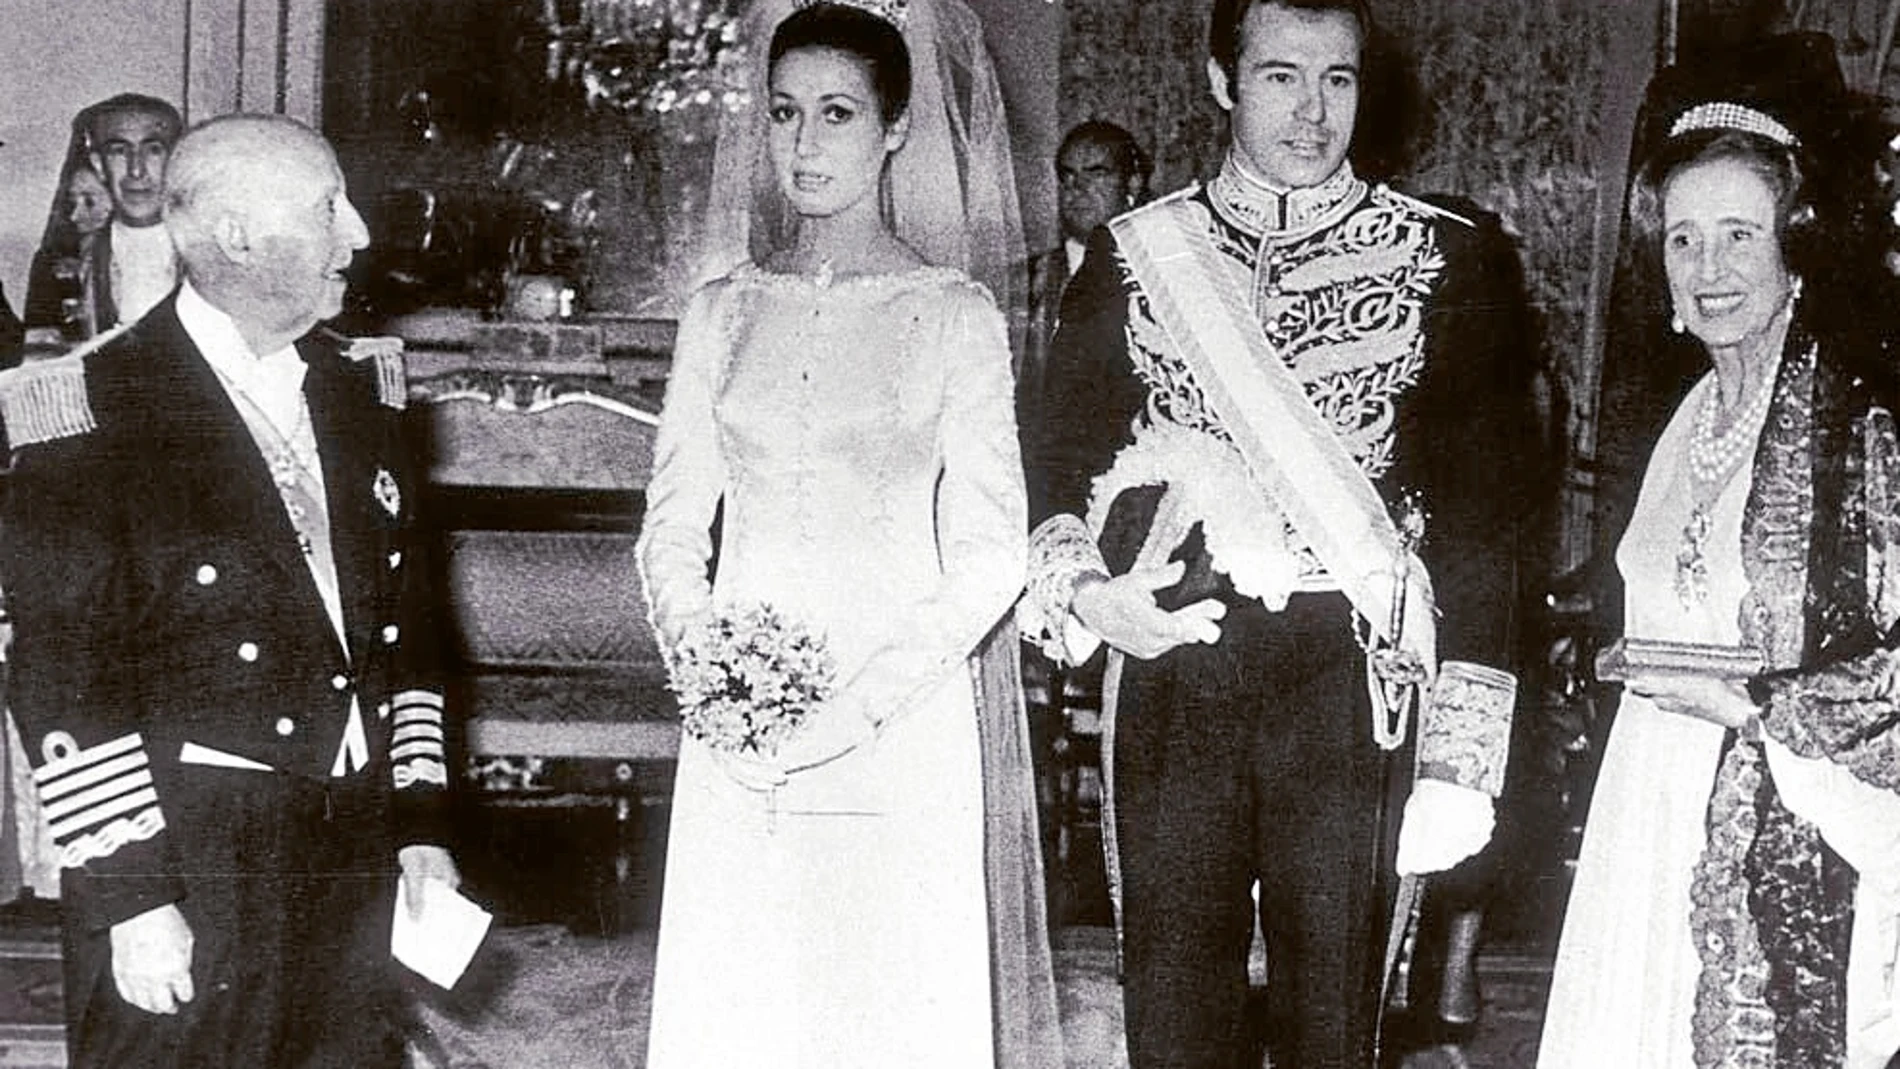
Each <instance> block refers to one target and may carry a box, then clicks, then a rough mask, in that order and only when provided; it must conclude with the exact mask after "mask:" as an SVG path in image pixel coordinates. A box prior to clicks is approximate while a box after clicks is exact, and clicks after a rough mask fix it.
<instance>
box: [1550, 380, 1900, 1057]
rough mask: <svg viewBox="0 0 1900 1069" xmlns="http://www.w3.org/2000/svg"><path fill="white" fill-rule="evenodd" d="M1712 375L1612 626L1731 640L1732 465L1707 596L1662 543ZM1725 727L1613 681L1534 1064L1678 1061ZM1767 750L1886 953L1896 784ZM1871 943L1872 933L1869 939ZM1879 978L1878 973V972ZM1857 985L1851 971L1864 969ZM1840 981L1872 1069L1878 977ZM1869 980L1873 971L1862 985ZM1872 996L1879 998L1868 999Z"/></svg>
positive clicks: (1898, 819) (1717, 519)
mask: <svg viewBox="0 0 1900 1069" xmlns="http://www.w3.org/2000/svg"><path fill="white" fill-rule="evenodd" d="M1714 386H1715V380H1714V378H1713V375H1710V376H1706V377H1704V379H1703V380H1702V381H1701V382H1700V383H1698V384H1697V385H1696V386H1695V387H1694V388H1693V389H1692V390H1690V392H1689V394H1688V396H1687V397H1685V398H1684V400H1683V402H1682V404H1681V406H1680V407H1679V408H1678V409H1677V411H1676V414H1675V416H1674V417H1673V418H1672V419H1671V421H1670V423H1669V426H1668V428H1667V429H1666V430H1665V431H1664V432H1663V435H1662V437H1661V439H1660V440H1659V441H1658V442H1657V444H1656V448H1655V451H1654V452H1653V453H1652V454H1651V457H1650V461H1649V467H1648V469H1647V471H1646V472H1645V473H1644V476H1643V488H1642V492H1641V495H1640V496H1639V497H1638V499H1637V504H1636V510H1635V512H1634V513H1633V514H1632V515H1631V518H1630V524H1629V529H1628V530H1627V531H1626V532H1625V534H1624V536H1623V541H1622V543H1621V544H1620V545H1619V546H1618V548H1617V556H1616V560H1617V566H1618V569H1619V570H1620V571H1621V572H1622V575H1623V580H1624V591H1625V593H1624V603H1625V612H1624V631H1625V633H1626V634H1629V635H1633V636H1639V637H1643V638H1659V639H1675V640H1679V641H1684V642H1700V643H1709V644H1715V645H1727V646H1732V645H1736V644H1738V643H1739V642H1740V641H1741V625H1740V616H1739V613H1740V609H1741V603H1742V598H1743V596H1744V595H1745V594H1746V593H1747V592H1748V581H1747V578H1746V576H1745V575H1744V573H1743V570H1742V553H1741V533H1742V513H1743V508H1744V506H1745V504H1746V502H1747V497H1748V491H1749V486H1750V481H1749V478H1748V472H1747V471H1746V470H1744V471H1742V472H1741V473H1739V474H1738V475H1737V477H1736V478H1735V479H1734V480H1732V481H1731V482H1730V483H1729V484H1728V486H1727V487H1726V488H1725V489H1724V490H1723V491H1722V493H1721V496H1720V497H1719V498H1718V499H1717V501H1716V503H1715V506H1714V508H1713V510H1712V512H1711V516H1710V525H1709V535H1708V539H1707V553H1706V557H1707V565H1708V597H1707V599H1706V600H1705V601H1703V602H1701V603H1699V604H1695V605H1691V606H1685V605H1684V604H1683V603H1682V602H1681V601H1680V600H1679V599H1678V598H1677V596H1676V592H1675V585H1674V584H1675V577H1676V554H1677V552H1678V551H1679V549H1680V548H1681V547H1682V531H1683V526H1684V525H1685V524H1686V523H1688V521H1689V517H1690V512H1691V509H1692V508H1693V507H1694V497H1693V488H1692V486H1691V484H1690V478H1689V464H1688V450H1689V441H1690V437H1691V433H1692V432H1691V427H1692V425H1693V423H1694V421H1695V413H1696V411H1697V409H1698V407H1699V406H1700V405H1701V404H1702V401H1703V399H1704V397H1705V396H1706V395H1707V393H1708V391H1710V390H1711V389H1713V388H1714ZM1724 735H1725V731H1724V729H1723V728H1721V727H1719V726H1717V725H1715V724H1712V723H1710V722H1709V721H1706V720H1702V719H1699V718H1695V717H1691V716H1686V715H1675V714H1670V713H1665V712H1663V711H1661V710H1659V709H1658V708H1656V706H1655V705H1653V704H1651V703H1650V702H1649V701H1647V700H1645V699H1643V698H1641V697H1639V696H1637V695H1635V694H1632V693H1630V692H1629V691H1627V690H1626V691H1624V692H1623V698H1622V703H1621V705H1620V706H1619V707H1618V709H1617V712H1616V720H1615V722H1614V723H1613V725H1612V726H1611V730H1610V738H1609V743H1608V745H1607V747H1606V749H1605V752H1604V756H1603V765H1602V769H1601V771H1600V772H1599V773H1598V774H1597V782H1596V788H1595V791H1594V792H1593V794H1592V796H1591V797H1592V800H1591V803H1590V814H1589V818H1588V820H1587V821H1586V822H1585V825H1584V838H1583V849H1582V853H1581V856H1580V857H1579V859H1578V864H1577V874H1576V882H1575V884H1574V886H1573V888H1572V890H1571V892H1570V901H1569V905H1568V906H1567V908H1566V910H1565V914H1564V929H1563V936H1562V940H1561V942H1560V943H1559V945H1558V949H1557V960H1556V965H1555V968H1554V970H1553V974H1552V977H1551V990H1550V1001H1549V1004H1548V1007H1547V1009H1546V1011H1545V1016H1544V1031H1543V1040H1542V1043H1541V1045H1540V1048H1539V1050H1538V1058H1537V1065H1538V1069H1606V1067H1609V1066H1615V1067H1616V1069H1692V1067H1693V1066H1694V1065H1695V1055H1694V1047H1693V1036H1692V1033H1691V1018H1692V1017H1693V1015H1694V1012H1695V1002H1696V981H1697V978H1698V977H1699V976H1700V974H1701V968H1702V963H1701V958H1700V955H1699V954H1698V953H1697V951H1696V946H1695V942H1694V934H1693V932H1692V930H1691V928H1690V924H1689V916H1690V908H1691V905H1690V898H1689V894H1690V884H1691V881H1692V878H1693V876H1694V869H1695V863H1696V860H1697V858H1699V857H1700V856H1701V854H1702V851H1703V847H1704V846H1705V844H1706V842H1707V838H1708V833H1707V827H1706V819H1705V818H1706V816H1707V809H1708V804H1709V797H1710V795H1711V793H1712V791H1713V789H1714V781H1715V773H1716V767H1717V764H1718V762H1719V761H1720V759H1721V755H1722V743H1723V739H1724ZM1766 750H1767V755H1768V763H1769V767H1770V768H1771V770H1772V772H1773V774H1774V776H1775V779H1776V782H1777V784H1778V785H1779V786H1780V788H1781V792H1782V798H1783V801H1784V802H1785V803H1786V804H1788V806H1789V807H1790V808H1791V809H1793V810H1794V811H1795V812H1796V813H1797V814H1799V815H1801V816H1803V817H1806V818H1808V819H1810V820H1813V821H1814V822H1815V823H1816V824H1818V825H1819V826H1820V827H1821V829H1822V834H1823V835H1824V836H1825V837H1827V838H1828V840H1829V843H1830V845H1832V846H1833V847H1834V848H1835V849H1836V850H1838V851H1840V852H1841V853H1842V855H1843V856H1845V857H1847V858H1848V860H1849V861H1850V862H1853V863H1854V864H1856V866H1857V868H1858V869H1859V870H1860V872H1861V883H1860V887H1859V892H1858V896H1857V900H1856V908H1857V911H1858V913H1859V919H1860V920H1861V922H1862V924H1861V926H1860V927H1858V928H1857V929H1856V936H1855V950H1854V953H1855V955H1856V956H1857V957H1860V956H1862V955H1863V951H1866V953H1865V955H1864V960H1862V961H1860V962H1859V966H1860V967H1861V968H1863V969H1878V968H1879V965H1878V964H1877V963H1879V962H1890V961H1891V960H1892V953H1893V946H1894V942H1893V940H1894V938H1895V936H1896V934H1900V931H1897V930H1896V929H1895V928H1894V926H1893V918H1894V905H1895V902H1896V899H1895V897H1894V894H1895V890H1896V887H1897V886H1900V884H1897V883H1896V881H1897V880H1900V852H1896V851H1897V850H1900V797H1896V796H1895V795H1893V794H1891V793H1889V792H1885V791H1880V790H1876V789H1874V788H1872V787H1869V786H1867V785H1866V784H1865V783H1862V782H1860V781H1858V780H1856V779H1854V777H1853V775H1852V774H1851V773H1849V772H1847V771H1846V770H1845V769H1843V768H1841V767H1840V766H1838V765H1833V764H1831V763H1830V762H1828V761H1825V760H1810V759H1804V758H1800V757H1796V756H1795V755H1794V754H1793V753H1792V752H1790V751H1789V750H1787V749H1786V748H1785V747H1782V746H1780V745H1778V744H1775V743H1772V742H1770V743H1769V744H1768V745H1767V747H1766ZM1883 940H1884V941H1885V946H1884V947H1881V946H1880V945H1879V944H1880V943H1881V942H1882V941H1883ZM1877 982H1878V981H1877V980H1876V983H1877ZM1863 983H1864V981H1863ZM1854 985H1855V980H1853V979H1850V995H1849V1000H1850V1004H1853V1003H1856V1002H1858V1003H1859V1005H1857V1006H1854V1007H1853V1008H1851V1009H1850V1012H1849V1017H1850V1027H1849V1032H1850V1038H1849V1044H1850V1048H1849V1049H1850V1053H1849V1056H1848V1063H1847V1064H1848V1069H1882V1067H1884V1066H1885V1064H1886V1056H1885V1054H1877V1055H1876V1054H1869V1053H1868V1052H1869V1051H1876V1050H1885V1051H1887V1052H1891V1051H1892V1050H1893V1047H1892V1046H1891V1044H1892V1043H1893V1042H1894V1039H1893V1036H1894V1028H1895V1021H1894V1019H1893V1017H1892V1012H1893V1005H1894V1004H1893V989H1892V987H1891V985H1888V986H1887V987H1886V990H1885V991H1884V992H1883V993H1882V994H1881V995H1875V996H1873V997H1869V998H1866V999H1857V998H1856V995H1855V994H1854V993H1853V992H1852V990H1851V989H1852V987H1853V986H1854ZM1868 986H1874V985H1868ZM1883 1001H1884V1002H1885V1006H1884V1007H1883V1006H1882V1005H1881V1003H1882V1002H1883Z"/></svg>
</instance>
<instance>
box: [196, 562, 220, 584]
mask: <svg viewBox="0 0 1900 1069" xmlns="http://www.w3.org/2000/svg"><path fill="white" fill-rule="evenodd" d="M217 581H218V570H217V569H216V568H213V567H212V566H211V565H209V564H200V565H198V585H199V586H210V585H211V584H213V583H215V582H217Z"/></svg>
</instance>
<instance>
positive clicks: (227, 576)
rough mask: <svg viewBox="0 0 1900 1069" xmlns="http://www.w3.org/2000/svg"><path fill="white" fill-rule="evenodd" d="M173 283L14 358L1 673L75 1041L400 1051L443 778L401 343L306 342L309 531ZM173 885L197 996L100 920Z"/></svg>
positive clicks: (110, 921)
mask: <svg viewBox="0 0 1900 1069" xmlns="http://www.w3.org/2000/svg"><path fill="white" fill-rule="evenodd" d="M177 301H178V297H177V295H176V294H174V296H173V297H172V298H169V299H167V300H166V301H165V302H164V303H162V304H160V305H159V306H158V307H157V308H156V309H154V311H153V312H152V313H151V314H150V315H148V316H147V317H145V318H144V319H142V320H141V321H140V322H138V323H137V324H135V325H134V326H132V327H131V328H130V329H129V330H127V331H125V332H124V333H121V334H118V335H116V336H113V337H111V338H110V339H109V340H107V341H106V342H105V343H104V344H103V345H102V346H100V347H99V348H97V349H96V350H95V351H92V352H89V353H86V354H83V355H77V356H73V357H66V358H61V360H59V361H57V362H54V363H52V364H48V365H29V366H27V367H25V368H22V369H20V370H19V371H17V372H14V373H12V374H13V375H15V376H16V377H15V378H14V379H12V380H11V381H5V382H3V383H0V412H3V413H4V415H5V417H6V430H7V433H8V436H9V439H10V444H11V446H12V450H13V470H12V472H11V474H10V476H9V477H8V479H7V484H6V500H5V510H4V517H5V519H4V523H5V527H4V530H5V537H4V544H3V550H0V566H3V568H4V575H3V579H4V587H5V590H6V592H7V601H8V608H9V611H10V612H11V614H12V616H13V618H14V621H15V645H14V650H13V658H12V665H11V678H10V681H9V683H10V693H9V698H10V700H11V705H12V711H13V713H14V715H15V716H16V717H17V719H18V722H19V724H20V728H21V732H22V735H23V737H24V741H25V745H26V748H27V751H28V753H29V755H30V757H31V759H32V761H33V764H34V765H35V772H34V775H35V778H36V780H37V782H38V785H39V789H40V792H41V796H42V798H43V800H44V803H45V808H46V813H47V818H48V821H49V824H50V826H51V829H52V833H53V838H54V841H55V843H56V845H57V847H58V850H59V855H60V860H61V864H62V867H63V880H62V888H61V894H62V902H61V909H62V911H63V913H64V922H65V932H66V947H65V951H66V962H67V972H66V989H65V992H66V1007H67V1016H68V1043H69V1048H70V1050H71V1052H72V1063H73V1064H74V1065H76V1066H107V1065H118V1066H122V1065H152V1066H159V1065H165V1066H172V1065H176V1066H210V1065H220V1066H223V1065H230V1066H236V1065H256V1066H266V1065H272V1066H292V1065H295V1066H304V1065H325V1066H332V1065H333V1066H339V1067H341V1066H357V1065H361V1066H374V1065H384V1066H391V1067H393V1066H396V1065H399V1064H400V1062H401V1057H402V1041H401V1033H400V1031H399V1021H398V1019H397V1017H396V1016H395V1013H394V1010H395V1002H394V999H393V994H394V991H395V986H394V985H395V975H394V973H393V971H392V970H393V966H392V965H391V964H390V959H389V942H388V940H389V925H390V917H391V911H392V909H393V902H394V897H393V896H394V887H395V872H396V864H395V862H396V852H397V848H398V847H399V846H401V845H404V844H409V843H435V844H440V843H442V842H443V841H444V833H445V831H446V828H445V812H444V804H443V803H444V796H445V789H446V785H447V765H446V758H445V751H444V747H443V716H442V697H441V692H440V690H439V689H438V687H437V686H436V684H435V683H434V681H433V673H432V656H431V650H430V641H429V639H430V631H431V627H430V622H429V618H428V600H427V597H426V594H425V592H424V590H423V589H422V585H423V582H424V580H425V575H424V571H423V569H422V567H421V562H420V561H419V560H417V559H416V557H415V556H414V553H413V550H412V548H411V547H410V544H409V531H410V527H411V520H412V518H413V509H414V503H415V501H416V498H417V486H416V484H415V483H414V482H413V481H412V477H413V474H414V473H413V472H411V471H410V470H409V469H408V468H407V467H406V466H405V464H404V463H403V459H402V450H401V448H400V443H401V438H400V434H399V428H398V420H397V417H398V413H397V411H396V409H397V408H399V407H400V405H401V379H400V364H399V361H400V353H399V351H398V352H393V353H392V352H390V351H387V350H385V351H384V352H382V353H381V354H380V355H375V356H372V357H370V358H366V359H358V358H353V357H354V356H355V355H360V354H351V353H349V352H346V351H344V350H343V349H342V348H340V346H339V344H338V341H337V340H335V339H330V338H318V337H313V338H307V339H305V340H304V341H302V342H300V343H299V345H298V351H299V354H300V355H301V356H302V357H303V358H304V360H305V362H306V365H307V370H306V372H305V378H304V395H305V398H306V399H307V404H308V412H309V420H310V425H311V426H310V429H311V430H313V431H314V436H315V440H316V442H317V443H319V456H320V458H321V478H322V486H323V489H324V497H325V498H326V499H327V504H328V510H327V512H328V523H327V531H322V530H321V529H316V530H318V531H319V533H318V534H317V536H316V537H315V539H314V541H313V539H312V537H311V531H312V530H313V529H312V528H310V527H309V525H308V524H307V523H303V522H299V523H296V524H293V521H292V519H291V517H290V514H289V510H288V509H287V507H286V503H285V499H284V498H283V497H281V496H280V492H279V486H280V482H279V480H281V479H283V478H285V477H286V473H285V472H284V471H279V470H273V468H272V466H271V464H270V462H269V461H267V456H266V451H265V450H263V449H261V448H260V446H259V445H258V443H257V441H256V440H255V439H254V438H253V434H252V432H251V430H250V429H249V428H248V427H247V424H246V422H245V420H244V418H243V416H242V415H241V413H240V410H239V408H238V407H237V406H236V405H235V404H234V401H233V399H232V397H231V396H230V395H228V394H227V392H226V390H225V388H224V387H223V385H222V384H221V382H220V380H219V378H218V376H217V373H216V372H214V370H213V368H212V366H211V365H210V364H208V363H207V361H206V359H205V357H204V356H203V355H202V354H201V353H200V352H199V351H198V348H197V346H196V345H195V343H194V342H193V339H192V336H191V335H190V334H188V333H187V331H186V329H185V328H184V326H183V324H182V323H181V322H180V319H179V316H178V312H177V309H176V305H177ZM391 357H393V358H394V359H393V360H392V359H390V358H391ZM279 463H280V464H281V463H282V459H281V458H280V460H279ZM326 536H327V542H328V545H327V546H325V545H324V541H325V537H326ZM326 550H327V552H328V553H329V554H330V556H331V557H333V559H334V562H335V569H334V574H335V577H336V589H337V591H338V593H339V598H338V600H339V601H340V604H341V608H342V614H341V615H342V620H343V624H344V626H343V631H344V635H343V636H342V637H339V634H338V630H337V629H336V628H335V627H334V626H333V624H332V619H331V616H330V614H329V612H328V611H327V610H326V606H325V604H324V601H323V599H322V597H321V596H320V594H319V587H318V582H317V580H316V579H315V578H313V571H312V567H311V565H310V564H309V562H308V560H307V556H308V555H310V554H320V553H323V552H326ZM167 903H173V904H176V905H177V907H178V908H179V909H180V910H181V911H182V912H183V914H184V917H185V919H186V921H187V922H188V923H189V924H190V926H191V931H192V934H193V936H194V940H195V945H194V947H193V951H192V974H191V975H192V982H193V985H194V987H195V996H194V997H193V998H192V1000H191V1001H189V1002H187V1003H185V1004H183V1005H182V1006H181V1007H180V1009H179V1013H178V1014H177V1015H176V1016H155V1015H151V1014H147V1013H145V1012H144V1011H142V1010H140V1009H138V1008H136V1007H133V1006H131V1005H130V1004H128V1003H127V1002H125V1001H124V1000H123V999H122V998H121V997H120V995H119V994H118V992H117V990H116V988H115V985H114V980H113V975H112V966H111V959H112V950H111V945H110V938H109V932H110V929H111V926H112V925H114V924H115V923H117V922H120V921H123V920H126V919H128V918H131V917H134V916H137V915H139V914H141V913H144V912H146V911H148V910H151V909H153V908H155V907H158V906H161V905H164V904H167Z"/></svg>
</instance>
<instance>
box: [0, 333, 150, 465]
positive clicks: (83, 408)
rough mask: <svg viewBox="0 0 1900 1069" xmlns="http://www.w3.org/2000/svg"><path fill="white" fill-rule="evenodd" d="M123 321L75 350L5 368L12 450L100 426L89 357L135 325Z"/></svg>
mask: <svg viewBox="0 0 1900 1069" xmlns="http://www.w3.org/2000/svg"><path fill="white" fill-rule="evenodd" d="M131 326H132V324H130V323H121V324H119V325H118V326H116V327H113V328H112V329H111V330H108V331H106V332H105V333H103V334H99V335H97V336H95V337H93V338H91V339H89V340H88V341H86V342H85V343H84V344H82V345H80V346H78V347H77V348H75V349H73V350H72V351H71V352H67V353H62V354H60V355H59V356H56V357H52V358H51V359H46V360H33V361H29V362H27V363H24V364H21V365H20V366H19V367H15V368H9V369H7V370H6V371H0V424H4V425H5V427H6V437H7V445H8V447H9V448H12V449H19V448H21V447H22V446H29V445H39V444H41V443H42V442H53V441H58V440H59V439H61V438H75V437H78V436H79V435H82V434H90V433H92V432H93V431H95V430H98V429H99V421H98V420H97V419H96V418H95V417H94V416H93V414H92V400H91V398H90V397H89V396H88V395H87V392H86V357H88V356H90V355H92V353H93V352H95V351H96V350H98V349H99V348H100V347H101V346H103V345H105V344H106V343H107V342H110V341H112V340H113V339H114V338H117V337H118V336H119V335H121V334H123V333H125V332H126V331H127V330H129V329H130V328H131Z"/></svg>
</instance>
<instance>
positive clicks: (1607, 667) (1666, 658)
mask: <svg viewBox="0 0 1900 1069" xmlns="http://www.w3.org/2000/svg"><path fill="white" fill-rule="evenodd" d="M1765 667H1766V665H1764V664H1763V662H1762V656H1761V651H1759V650H1755V649H1750V648H1749V647H1747V646H1716V645H1710V644H1706V643H1701V642H1670V641H1667V640H1663V639H1651V638H1628V637H1625V638H1619V639H1617V640H1616V641H1615V642H1614V643H1611V644H1610V647H1609V648H1608V649H1606V650H1604V651H1603V652H1601V653H1599V654H1597V678H1598V679H1600V680H1603V681H1605V682H1613V681H1614V682H1620V681H1622V680H1625V679H1628V678H1630V677H1631V676H1638V675H1697V676H1713V677H1715V678H1717V679H1747V678H1749V677H1750V676H1754V675H1759V674H1760V673H1761V672H1762V670H1763V669H1764V668H1765Z"/></svg>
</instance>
